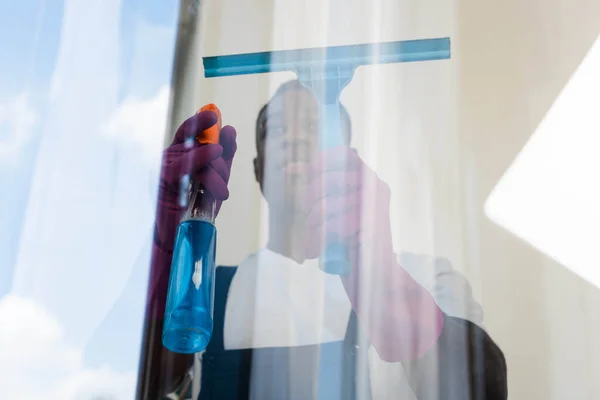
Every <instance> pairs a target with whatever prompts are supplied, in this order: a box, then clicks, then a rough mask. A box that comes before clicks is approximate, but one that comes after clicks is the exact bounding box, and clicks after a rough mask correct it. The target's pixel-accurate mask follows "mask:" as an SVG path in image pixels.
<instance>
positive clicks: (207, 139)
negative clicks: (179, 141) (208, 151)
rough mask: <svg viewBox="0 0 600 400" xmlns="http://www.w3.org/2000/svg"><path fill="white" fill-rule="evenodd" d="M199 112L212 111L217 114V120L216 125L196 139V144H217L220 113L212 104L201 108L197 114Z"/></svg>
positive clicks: (219, 129)
mask: <svg viewBox="0 0 600 400" xmlns="http://www.w3.org/2000/svg"><path fill="white" fill-rule="evenodd" d="M200 111H212V112H214V113H216V114H217V117H218V120H217V123H216V124H214V125H213V126H211V127H210V128H208V129H207V130H205V131H204V132H202V134H200V135H199V136H198V137H197V139H198V142H200V143H201V144H208V143H212V144H219V132H220V131H221V111H220V110H219V108H218V107H217V106H216V105H215V104H213V103H210V104H207V105H205V106H203V107H202V108H200V110H198V112H200Z"/></svg>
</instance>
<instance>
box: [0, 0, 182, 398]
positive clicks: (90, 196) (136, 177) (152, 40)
mask: <svg viewBox="0 0 600 400" xmlns="http://www.w3.org/2000/svg"><path fill="white" fill-rule="evenodd" d="M0 8H1V9H2V12H1V13H0V42H2V43H3V44H2V46H0V60H2V63H1V64H0V156H1V159H0V185H1V187H2V190H0V220H1V221H3V223H2V224H0V243H2V251H0V299H2V298H3V296H6V295H7V294H8V293H13V294H16V295H18V296H21V298H25V299H32V301H34V302H35V303H36V304H37V305H41V306H42V307H43V308H44V312H46V313H47V314H48V315H49V316H50V317H49V318H51V319H52V318H53V319H54V320H56V321H58V323H59V324H60V326H61V333H60V335H59V336H60V340H61V341H62V343H63V344H64V345H65V346H71V347H69V348H73V349H78V350H80V351H83V359H82V361H81V362H82V364H81V365H80V368H96V367H99V366H101V365H108V366H109V367H110V368H111V369H112V370H114V371H121V370H126V371H130V370H131V369H132V368H134V369H135V362H136V361H137V351H138V348H136V347H137V346H139V335H140V334H141V331H140V328H141V325H140V324H141V317H142V315H141V311H142V308H143V301H144V299H143V295H144V293H145V286H146V279H147V268H148V264H147V262H148V259H147V258H148V251H147V243H148V242H147V237H148V234H149V231H150V226H151V219H152V213H153V207H154V203H153V201H154V198H153V195H154V192H153V190H154V189H153V187H152V183H153V182H154V180H153V179H154V178H155V174H154V175H153V173H154V172H155V170H156V167H157V162H158V160H159V158H158V157H159V153H158V152H157V151H158V150H159V147H160V144H161V139H162V135H164V131H162V130H161V123H164V118H165V117H166V114H165V111H166V108H165V107H166V104H167V101H168V96H169V83H170V79H171V68H172V60H173V52H174V41H175V28H176V21H177V13H178V8H179V7H178V2H176V1H167V0H89V1H88V0H86V1H79V0H64V1H62V0H50V1H48V0H46V1H43V0H19V1H11V0H0ZM162 126H164V125H162ZM146 132H147V133H146ZM6 304H8V303H6ZM10 304H14V303H10ZM36 307H37V306H36ZM4 311H6V310H4ZM0 317H1V316H0ZM121 337H126V340H124V341H122V342H123V343H122V345H121V346H119V342H118V341H116V339H118V338H121ZM53 340H54V339H53ZM111 342H112V343H111ZM0 346H1V344H0ZM78 365H79V364H78ZM1 368H2V366H1V365H0V369H1ZM61 393H62V392H61Z"/></svg>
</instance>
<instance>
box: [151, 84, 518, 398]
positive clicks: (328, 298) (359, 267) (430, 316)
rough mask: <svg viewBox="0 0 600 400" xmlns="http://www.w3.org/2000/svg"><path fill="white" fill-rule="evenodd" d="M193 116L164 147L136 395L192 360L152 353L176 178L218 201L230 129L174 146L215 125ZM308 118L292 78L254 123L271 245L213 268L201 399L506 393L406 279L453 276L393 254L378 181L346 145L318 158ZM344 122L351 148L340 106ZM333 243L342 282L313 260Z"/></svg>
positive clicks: (478, 338)
mask: <svg viewBox="0 0 600 400" xmlns="http://www.w3.org/2000/svg"><path fill="white" fill-rule="evenodd" d="M202 118H203V116H196V117H193V118H191V119H190V120H188V121H186V122H185V123H184V124H183V125H182V127H180V129H179V130H178V132H177V134H176V137H175V140H174V143H173V145H172V146H171V147H170V148H169V149H167V150H166V151H165V162H164V163H163V171H164V172H163V174H162V177H163V179H162V190H161V199H160V201H159V213H158V216H157V235H156V239H155V243H156V245H155V251H154V257H153V271H154V275H153V276H154V278H152V282H154V284H152V285H151V288H150V307H149V311H148V315H149V316H150V317H151V318H150V319H149V320H150V321H153V322H150V323H149V324H148V328H147V329H146V334H145V338H146V340H145V343H146V350H145V352H144V354H145V357H144V358H143V364H144V365H151V367H149V368H146V369H145V376H147V378H146V379H145V380H144V381H143V382H146V383H143V382H142V384H141V385H140V387H146V388H148V387H151V386H152V389H151V390H149V389H146V390H142V391H141V392H140V393H141V394H140V396H142V397H144V396H145V397H144V398H152V397H147V396H153V394H150V393H166V392H167V389H168V388H169V387H173V386H174V383H175V380H176V378H177V377H182V376H184V375H185V374H186V371H188V369H189V365H190V363H191V359H190V358H189V357H186V356H181V355H175V354H173V353H169V352H168V351H166V350H165V349H161V348H160V345H159V342H160V330H161V329H162V323H161V315H160V312H163V311H164V304H163V303H164V296H165V295H166V287H165V286H164V282H165V281H166V278H167V277H168V274H167V272H168V270H169V263H170V258H169V256H170V251H172V244H171V243H172V236H174V229H175V226H176V224H177V222H178V216H179V215H180V212H181V210H180V209H179V208H178V205H177V203H176V202H175V198H176V197H177V196H176V195H177V193H178V190H179V189H180V188H179V187H177V185H178V182H180V179H181V176H182V173H191V174H192V175H193V178H195V179H196V180H198V181H201V182H202V183H203V185H205V187H207V190H208V191H209V192H210V193H212V194H213V195H214V196H215V198H216V199H217V200H218V201H223V200H225V199H226V198H227V197H228V191H227V182H228V179H229V171H230V168H231V162H232V159H233V156H234V154H235V131H234V130H233V128H231V127H225V128H223V131H222V133H221V137H222V146H221V147H219V146H218V145H217V146H216V147H214V148H207V147H204V148H200V147H198V146H196V145H194V148H193V149H187V150H186V149H185V146H184V145H183V143H184V142H185V139H186V138H188V137H193V136H194V135H197V133H198V131H201V130H202V129H201V128H203V127H204V126H209V125H208V124H209V123H210V122H213V123H214V120H211V121H204V122H203V123H201V120H202ZM317 118H318V109H317V103H316V101H315V99H314V98H313V96H312V94H311V93H310V92H309V91H308V90H306V89H304V88H303V87H302V86H301V85H300V84H299V83H298V82H297V81H292V82H289V83H287V84H284V85H283V86H281V87H280V88H279V90H278V91H277V93H276V94H275V95H274V96H273V98H272V99H271V101H270V102H269V103H268V104H267V105H266V106H265V107H263V109H262V110H261V111H260V113H259V115H258V118H257V124H256V147H257V157H256V158H255V160H254V172H255V176H256V180H257V182H258V184H259V185H260V188H261V191H262V193H263V195H264V196H265V199H266V201H267V203H268V205H269V240H268V244H267V247H266V248H265V249H263V250H261V251H259V252H258V253H256V254H254V255H252V256H250V257H248V259H246V260H245V261H244V262H243V263H242V264H241V265H240V266H239V267H238V268H234V267H219V268H217V273H216V292H215V310H214V313H215V316H214V322H215V324H214V332H213V337H212V339H211V342H210V344H209V346H208V348H207V349H206V351H205V352H204V353H203V354H202V362H201V375H200V378H199V382H198V383H199V384H200V395H199V399H202V400H208V399H233V398H235V399H238V398H252V399H260V400H268V399H317V398H318V399H328V400H329V399H363V398H365V399H373V400H376V399H386V398H390V399H399V398H417V399H419V400H425V399H450V400H453V399H505V398H507V387H506V364H505V360H504V356H503V355H502V352H501V351H500V349H499V348H498V347H497V346H496V345H495V343H494V342H493V341H492V340H491V338H490V337H489V336H488V335H487V333H485V332H484V331H483V330H482V329H481V328H480V327H478V326H477V325H476V324H474V323H472V322H470V321H468V320H466V319H463V318H457V317H456V316H450V315H448V314H449V313H451V311H452V309H453V307H455V305H453V304H452V303H451V302H450V303H447V304H446V305H445V306H444V305H442V306H441V307H440V306H438V304H437V303H436V301H435V300H436V298H435V295H436V293H435V292H436V289H439V287H440V282H434V285H432V288H433V289H432V293H430V292H429V291H427V290H426V289H425V288H424V287H423V286H422V285H420V284H419V283H417V282H416V281H415V279H414V278H413V275H415V276H416V275H418V273H419V271H418V269H419V267H422V268H425V267H429V268H434V269H435V267H440V268H445V270H444V271H438V272H439V273H440V275H442V274H443V276H445V277H448V276H454V281H455V282H460V281H461V280H462V278H461V277H460V276H459V275H458V274H455V273H454V272H453V271H451V268H450V267H449V266H448V264H447V263H443V262H442V261H441V260H431V262H426V261H427V260H428V258H426V257H421V256H415V255H396V254H394V252H393V249H392V243H391V227H390V218H389V198H390V197H389V188H388V186H387V185H386V184H385V183H384V182H383V181H381V180H380V179H379V178H378V177H377V175H376V174H375V173H374V172H373V171H371V170H370V169H369V168H368V167H367V166H366V165H365V164H364V163H363V162H362V160H361V159H360V157H359V156H358V155H357V153H356V152H354V151H353V150H351V149H350V148H349V147H344V148H338V149H332V150H330V151H327V152H324V153H323V152H320V151H319V148H318V134H319V133H318V119H317ZM342 119H343V123H342V127H343V132H344V135H345V139H346V141H347V143H348V144H349V142H350V135H351V124H350V118H349V116H348V114H347V112H346V111H345V109H343V112H342ZM202 124H204V125H202ZM192 125H194V126H192ZM200 125H202V126H200ZM192 128H195V129H192ZM188 143H189V142H188ZM192 152H193V154H192ZM173 164H175V167H173ZM325 199H327V203H326V204H327V208H325V207H324V206H323V205H324V204H325ZM325 222H327V224H325ZM332 241H333V242H336V241H342V242H343V243H344V245H345V246H346V247H347V249H348V256H349V260H350V262H351V265H352V269H351V272H350V273H349V274H347V275H344V276H342V277H338V276H335V275H328V274H325V273H324V272H322V271H321V270H320V269H319V267H318V261H317V260H316V259H317V257H318V256H319V254H321V253H322V252H323V250H324V248H326V247H327V245H329V244H331V242H332ZM221 245H222V242H221ZM407 270H411V271H410V272H411V273H412V275H411V273H409V272H408V271H407ZM157 271H158V272H157ZM425 275H426V274H425ZM461 284H462V285H463V286H462V287H461V288H460V289H462V288H464V285H465V283H464V282H462V283H461ZM466 286H467V287H468V284H467V285H466ZM442 289H443V290H445V291H448V290H452V285H449V287H448V285H446V287H442ZM467 294H468V293H467ZM461 295H463V296H464V290H463V292H462V293H458V294H456V296H459V297H460V296H461ZM451 298H452V297H451ZM438 301H439V302H440V304H441V303H442V301H440V300H439V299H438ZM468 301H469V304H472V307H473V309H474V310H475V312H476V311H477V309H478V306H477V305H476V303H474V301H472V299H468ZM442 307H443V308H444V309H446V310H444V309H442ZM452 314H454V315H456V313H455V312H454V313H452ZM148 371H153V372H148ZM166 372H169V373H172V375H173V377H172V378H165V376H167V374H166ZM153 382H154V384H153ZM156 382H159V383H156ZM402 383H405V385H403V384H402ZM183 386H185V383H184V384H183ZM188 386H189V385H188ZM173 396H174V395H171V397H170V398H175V397H173ZM411 396H414V397H411Z"/></svg>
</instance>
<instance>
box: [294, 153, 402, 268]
mask: <svg viewBox="0 0 600 400" xmlns="http://www.w3.org/2000/svg"><path fill="white" fill-rule="evenodd" d="M308 180H309V182H308V185H307V190H306V199H305V201H304V204H305V210H304V211H305V214H306V218H307V220H306V224H307V230H308V232H307V241H306V249H305V250H306V256H307V258H316V257H318V256H319V255H320V254H322V253H323V251H324V249H325V248H326V247H327V246H329V245H330V244H332V243H334V242H342V243H343V244H345V245H346V246H347V247H348V250H349V253H350V254H349V255H350V260H351V262H352V264H353V266H354V267H359V266H360V265H361V264H363V263H364V264H368V265H376V264H377V265H381V264H384V263H391V262H393V260H394V258H395V255H394V253H393V249H392V232H391V226H390V212H389V210H390V189H389V186H388V185H387V184H386V183H385V182H384V181H383V180H381V179H380V178H379V177H378V176H377V174H376V173H375V172H374V171H373V170H371V169H370V168H369V167H368V166H367V165H366V164H365V163H364V162H363V160H362V159H361V158H360V156H359V155H358V154H357V152H356V151H355V150H353V149H350V148H348V147H340V148H336V149H333V150H330V151H326V152H323V153H321V156H320V157H318V158H317V160H315V161H314V162H313V163H312V165H311V168H310V170H309V178H308Z"/></svg>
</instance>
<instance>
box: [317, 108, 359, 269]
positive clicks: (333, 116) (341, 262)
mask: <svg viewBox="0 0 600 400" xmlns="http://www.w3.org/2000/svg"><path fill="white" fill-rule="evenodd" d="M319 125H320V135H319V144H320V147H321V150H328V149H332V148H335V147H339V146H343V145H345V144H346V143H345V141H344V137H343V135H342V128H341V113H340V103H339V101H336V102H332V103H325V104H323V103H322V104H321V105H320V119H319ZM326 161H327V160H326ZM340 185H341V187H345V185H344V184H343V182H342V183H340ZM325 208H326V210H327V208H328V205H327V204H325ZM324 215H327V211H326V212H325V214H324ZM325 231H326V232H329V230H328V229H327V227H326V230H325ZM333 235H334V234H333ZM327 242H328V243H330V244H329V245H328V246H327V247H326V248H325V251H324V253H323V254H322V255H321V257H320V260H319V261H320V262H319V266H320V268H321V269H322V270H323V271H324V272H326V273H328V274H332V275H345V274H347V273H348V272H350V269H351V267H352V266H351V263H350V255H349V253H348V248H347V247H346V245H344V244H343V243H341V242H340V241H339V239H338V238H337V237H328V238H327Z"/></svg>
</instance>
